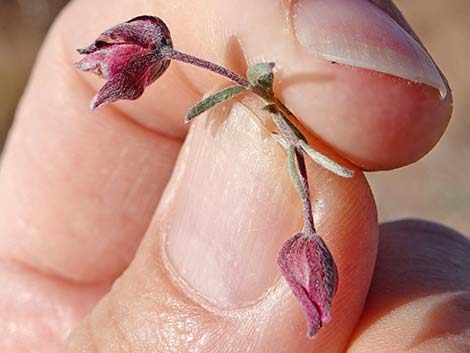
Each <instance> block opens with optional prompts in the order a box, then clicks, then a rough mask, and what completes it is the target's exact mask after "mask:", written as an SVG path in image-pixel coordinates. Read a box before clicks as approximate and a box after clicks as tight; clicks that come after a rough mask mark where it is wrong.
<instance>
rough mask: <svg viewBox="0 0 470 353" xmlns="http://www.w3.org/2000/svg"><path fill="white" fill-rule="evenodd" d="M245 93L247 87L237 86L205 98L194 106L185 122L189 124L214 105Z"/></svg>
mask: <svg viewBox="0 0 470 353" xmlns="http://www.w3.org/2000/svg"><path fill="white" fill-rule="evenodd" d="M245 91H246V88H245V87H243V86H239V85H236V86H230V87H227V88H225V89H223V90H221V91H219V92H217V93H214V94H213V95H211V96H209V97H206V98H204V99H203V100H202V101H200V102H199V103H197V104H196V105H195V106H193V107H192V108H191V109H190V110H189V112H188V114H187V115H186V118H185V119H184V120H185V122H189V121H191V120H192V119H194V118H195V117H196V116H198V115H199V114H202V113H204V112H205V111H206V110H208V109H210V108H212V107H213V106H214V105H216V104H219V103H222V102H223V101H225V100H227V99H230V98H232V97H234V96H236V95H237V94H240V93H243V92H245Z"/></svg>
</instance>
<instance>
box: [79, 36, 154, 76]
mask: <svg viewBox="0 0 470 353" xmlns="http://www.w3.org/2000/svg"><path fill="white" fill-rule="evenodd" d="M147 52H148V50H147V49H143V48H142V47H140V46H138V45H134V44H122V45H114V46H110V47H108V48H105V49H101V50H98V51H96V52H94V53H91V54H88V55H86V56H85V57H84V58H83V59H82V60H80V61H79V62H78V63H76V64H75V67H77V68H78V69H80V70H82V71H94V72H95V73H97V74H98V75H99V76H100V77H103V78H104V79H106V80H108V79H112V78H113V77H114V76H115V75H116V74H118V73H119V72H121V71H122V70H123V68H124V67H125V66H127V65H129V63H130V62H132V61H133V60H135V59H134V58H138V57H139V56H141V55H142V54H143V53H147Z"/></svg>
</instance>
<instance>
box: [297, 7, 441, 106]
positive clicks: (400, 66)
mask: <svg viewBox="0 0 470 353" xmlns="http://www.w3.org/2000/svg"><path fill="white" fill-rule="evenodd" d="M294 27H295V31H296V35H297V38H298V40H299V42H300V43H301V44H302V45H303V47H304V48H305V49H306V50H307V51H308V52H309V53H310V54H312V55H315V56H317V57H320V58H322V59H326V60H329V61H335V62H338V63H342V64H347V65H351V66H356V67H361V68H365V69H369V70H374V71H378V72H383V73H386V74H390V75H394V76H397V77H401V78H404V79H407V80H410V81H413V82H418V83H422V84H426V85H429V86H431V87H434V88H436V89H437V90H439V92H440V94H441V97H443V98H444V97H445V96H446V95H447V87H446V85H445V83H444V80H443V79H442V76H441V75H440V73H439V71H438V69H437V68H436V66H435V64H434V62H433V61H432V59H431V58H430V56H429V54H427V52H426V51H425V50H424V49H423V47H422V46H421V45H420V44H419V43H418V42H417V41H416V40H415V39H414V38H413V37H412V36H411V35H410V34H408V32H407V31H405V30H404V29H403V28H402V27H401V26H400V25H399V24H398V23H397V22H395V20H393V19H392V17H390V16H389V15H388V14H387V13H385V12H384V11H383V10H381V9H380V8H378V7H377V6H376V5H374V4H372V3H371V2H369V1H368V0H300V1H298V2H297V3H296V5H295V8H294Z"/></svg>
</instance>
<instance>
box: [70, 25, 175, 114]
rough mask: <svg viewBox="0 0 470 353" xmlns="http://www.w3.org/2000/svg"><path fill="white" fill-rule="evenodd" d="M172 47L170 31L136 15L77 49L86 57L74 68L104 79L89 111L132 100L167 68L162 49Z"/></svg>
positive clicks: (167, 60) (166, 60)
mask: <svg viewBox="0 0 470 353" xmlns="http://www.w3.org/2000/svg"><path fill="white" fill-rule="evenodd" d="M168 47H170V48H172V41H171V36H170V31H169V29H168V27H167V26H166V24H165V23H164V22H163V21H162V20H161V19H159V18H158V17H153V16H139V17H135V18H133V19H132V20H130V21H127V22H124V23H121V24H119V25H117V26H114V27H112V28H110V29H108V30H107V31H105V32H103V33H102V34H101V35H100V36H99V37H98V39H96V40H95V42H94V43H92V44H91V45H89V46H88V47H86V48H83V49H78V50H77V51H78V52H79V53H80V54H83V55H86V56H85V57H84V58H83V59H82V60H80V61H79V62H78V63H76V64H75V66H76V67H77V68H78V69H80V70H82V71H91V72H93V73H95V74H97V75H98V76H99V77H102V78H103V79H105V80H107V81H108V82H106V84H105V85H104V86H103V87H102V88H101V89H100V91H99V92H98V94H97V95H96V96H95V97H94V98H93V100H92V101H91V104H90V107H91V109H95V108H97V107H99V106H100V105H102V104H104V103H110V102H114V101H116V100H119V99H128V100H135V99H137V98H139V97H140V96H141V95H142V94H143V92H144V89H145V87H147V86H148V85H150V84H151V83H153V82H154V81H155V80H156V79H157V78H159V77H160V76H161V75H162V74H163V73H164V72H165V70H166V69H167V68H168V66H169V65H170V59H167V58H165V56H164V55H163V54H162V53H163V51H162V49H164V48H168Z"/></svg>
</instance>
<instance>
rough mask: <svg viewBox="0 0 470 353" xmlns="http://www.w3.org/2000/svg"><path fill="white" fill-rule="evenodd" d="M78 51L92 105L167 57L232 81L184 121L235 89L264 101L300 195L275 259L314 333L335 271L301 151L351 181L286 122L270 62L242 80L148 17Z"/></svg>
mask: <svg viewBox="0 0 470 353" xmlns="http://www.w3.org/2000/svg"><path fill="white" fill-rule="evenodd" d="M78 52H79V53H80V54H82V55H85V56H84V57H83V58H82V60H80V61H79V62H78V63H76V64H75V65H76V67H77V68H78V69H80V70H82V71H91V72H94V73H95V74H97V75H98V76H100V77H102V78H104V79H105V80H107V82H106V83H105V85H104V86H103V87H102V88H101V89H100V90H99V92H98V93H97V95H96V96H95V97H94V98H93V99H92V101H91V104H90V107H91V109H96V108H98V107H100V106H101V105H103V104H106V103H111V102H114V101H116V100H120V99H127V100H135V99H137V98H139V97H140V96H141V95H142V94H143V92H144V90H145V88H146V87H147V86H148V85H150V84H151V83H153V82H154V81H155V80H157V79H158V78H159V77H160V76H161V75H162V74H163V73H164V72H165V71H166V70H167V68H168V67H169V65H170V62H171V60H177V61H181V62H185V63H189V64H192V65H196V66H199V67H201V68H204V69H207V70H210V71H212V72H215V73H217V74H219V75H222V76H225V77H226V78H228V79H230V80H231V81H233V82H234V83H235V84H234V85H232V86H229V87H227V88H224V89H223V90H221V91H219V92H216V93H214V94H212V95H210V96H208V97H206V98H204V99H203V100H202V101H200V102H199V103H197V104H196V105H195V106H194V107H192V108H191V109H190V111H189V112H188V113H187V115H186V118H185V121H186V122H189V121H191V120H192V119H194V118H195V117H197V116H198V115H200V114H201V113H203V112H205V111H207V110H208V109H210V108H211V107H213V106H215V105H216V104H219V103H221V102H224V101H226V100H227V99H230V98H232V97H235V96H237V95H239V94H241V93H245V92H251V93H253V94H255V95H256V96H258V97H259V98H260V99H261V100H262V101H263V103H264V108H263V109H264V110H266V111H268V112H269V113H270V116H271V118H272V120H273V122H274V123H275V125H276V126H277V129H278V132H276V133H275V134H273V136H275V137H276V139H277V141H278V142H279V143H280V144H281V145H282V146H283V147H284V148H285V149H286V150H287V153H288V168H289V174H290V177H291V179H292V182H293V183H294V186H295V187H296V189H297V191H298V193H299V196H300V198H301V199H302V208H303V215H304V225H303V229H302V230H301V231H300V232H299V233H297V234H295V235H294V236H292V237H291V238H289V239H288V240H287V241H286V242H285V243H284V245H283V246H282V248H281V250H280V252H279V256H278V260H277V262H278V265H279V267H280V270H281V273H282V275H283V276H284V278H285V279H286V281H287V283H288V284H289V286H290V287H291V289H292V292H293V293H294V295H295V296H296V297H297V298H298V299H299V301H300V303H301V305H302V308H303V311H304V313H305V317H306V319H307V325H308V331H307V334H308V336H309V337H313V336H314V335H315V334H316V333H317V332H318V331H319V330H320V328H321V327H322V324H323V323H327V322H329V321H330V320H331V316H330V309H331V306H332V302H333V297H334V295H335V293H336V289H337V286H338V273H337V269H336V265H335V262H334V259H333V256H332V255H331V253H330V251H329V250H328V247H327V246H326V244H325V243H324V242H323V240H322V239H321V237H320V236H319V235H318V234H317V233H316V230H315V227H314V220H313V215H312V205H311V201H310V189H309V183H308V178H307V170H306V165H305V159H304V155H305V154H306V155H307V156H309V157H310V158H311V159H312V160H313V161H314V162H316V163H318V164H319V165H321V166H322V167H324V168H326V169H327V170H329V171H331V172H333V173H335V174H337V175H339V176H342V177H346V178H350V177H352V176H353V172H352V171H351V170H349V169H346V168H344V167H342V166H340V165H338V164H337V163H336V162H334V161H333V160H331V159H329V158H328V157H326V156H324V155H322V154H321V153H319V152H317V151H316V150H314V149H313V148H312V147H311V146H310V145H309V144H308V141H307V139H306V137H305V136H304V134H302V132H301V131H300V130H299V129H298V128H297V127H296V125H295V124H294V123H293V122H292V121H291V120H289V119H288V117H290V116H292V114H291V113H290V111H289V110H288V109H287V108H286V107H285V106H284V105H283V104H282V103H281V102H280V101H279V100H278V99H277V98H276V97H275V95H274V92H273V80H274V71H273V70H274V67H275V64H274V63H259V64H255V65H253V66H251V67H249V68H248V70H247V73H246V78H245V77H242V76H240V75H238V74H236V73H234V72H232V71H230V70H228V69H226V68H224V67H222V66H220V65H217V64H214V63H211V62H209V61H206V60H203V59H200V58H197V57H194V56H192V55H189V54H186V53H182V52H180V51H178V50H176V49H174V48H173V43H172V40H171V35H170V31H169V29H168V27H167V26H166V24H165V23H164V22H163V21H162V20H161V19H159V18H157V17H153V16H139V17H136V18H133V19H131V20H129V21H127V22H124V23H121V24H118V25H116V26H114V27H112V28H110V29H108V30H107V31H105V32H103V33H102V34H101V35H100V36H99V37H98V38H97V39H96V40H95V41H94V43H92V44H91V45H89V46H87V47H85V48H83V49H78Z"/></svg>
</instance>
